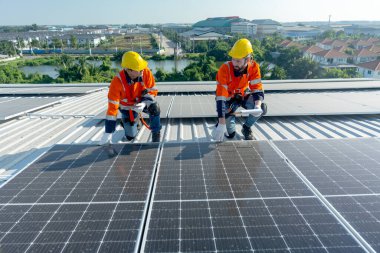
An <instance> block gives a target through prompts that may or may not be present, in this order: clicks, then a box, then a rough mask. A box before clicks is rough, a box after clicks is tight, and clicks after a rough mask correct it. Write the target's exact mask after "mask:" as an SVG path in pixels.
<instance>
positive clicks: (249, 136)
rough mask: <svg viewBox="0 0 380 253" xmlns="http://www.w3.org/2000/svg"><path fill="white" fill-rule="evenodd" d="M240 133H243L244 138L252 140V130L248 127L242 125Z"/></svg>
mask: <svg viewBox="0 0 380 253" xmlns="http://www.w3.org/2000/svg"><path fill="white" fill-rule="evenodd" d="M241 133H242V134H243V135H244V139H245V140H254V138H253V135H252V130H251V128H250V127H247V126H246V125H243V129H242V130H241Z"/></svg>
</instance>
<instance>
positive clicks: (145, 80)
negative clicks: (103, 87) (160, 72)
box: [99, 51, 161, 145]
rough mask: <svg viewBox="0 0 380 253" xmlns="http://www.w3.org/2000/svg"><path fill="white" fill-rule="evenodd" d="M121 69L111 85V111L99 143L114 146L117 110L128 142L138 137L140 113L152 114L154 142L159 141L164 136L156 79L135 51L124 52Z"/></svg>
mask: <svg viewBox="0 0 380 253" xmlns="http://www.w3.org/2000/svg"><path fill="white" fill-rule="evenodd" d="M121 67H122V68H123V69H122V70H121V71H120V72H119V73H118V75H116V76H115V77H114V78H113V79H112V81H111V85H110V89H109V92H108V110H107V115H106V122H105V133H104V135H103V136H102V138H101V140H100V142H99V144H100V145H106V144H110V143H111V139H112V133H113V132H114V131H115V128H116V120H117V114H118V110H120V113H121V115H122V121H123V126H124V131H125V137H126V139H127V140H129V141H130V140H133V139H134V138H135V137H136V135H137V124H138V122H137V120H138V114H139V113H141V112H145V113H147V114H149V119H150V124H149V126H150V129H151V131H152V142H159V141H160V138H161V135H160V130H161V122H160V107H159V105H158V103H157V101H156V100H155V97H156V96H157V93H158V90H157V89H156V88H155V80H154V77H153V74H152V72H151V71H150V70H149V68H148V63H147V62H146V61H145V60H144V59H143V58H142V57H141V56H140V55H139V54H138V53H136V52H133V51H129V52H126V53H124V55H123V58H122V62H121Z"/></svg>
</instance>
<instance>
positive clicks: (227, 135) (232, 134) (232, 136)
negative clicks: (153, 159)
mask: <svg viewBox="0 0 380 253" xmlns="http://www.w3.org/2000/svg"><path fill="white" fill-rule="evenodd" d="M235 134H236V132H235V131H233V132H232V133H230V134H229V133H226V134H225V136H226V137H227V138H228V139H232V138H234V137H235Z"/></svg>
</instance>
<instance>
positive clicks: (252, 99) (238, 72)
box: [213, 39, 264, 141]
mask: <svg viewBox="0 0 380 253" xmlns="http://www.w3.org/2000/svg"><path fill="white" fill-rule="evenodd" d="M252 53H253V50H252V45H251V42H250V41H249V40H247V39H240V40H238V41H236V43H235V44H234V46H233V47H232V49H231V51H230V52H229V53H228V54H229V56H231V57H232V59H231V61H228V62H225V63H224V64H223V65H222V66H221V67H220V68H219V71H218V74H217V76H216V84H217V85H216V108H217V112H218V124H217V126H216V128H215V129H214V131H213V138H214V139H215V140H216V141H223V139H224V136H226V137H227V138H234V136H235V133H236V132H235V131H236V130H235V115H234V113H235V111H236V110H237V109H238V108H239V107H240V106H241V107H243V108H245V109H255V110H253V111H254V113H253V114H250V115H249V117H248V118H247V120H246V121H245V123H244V125H243V129H242V134H243V136H244V139H246V140H252V139H254V138H253V135H252V130H251V127H252V125H253V124H254V123H255V122H256V121H257V120H258V119H259V118H260V116H261V114H262V113H263V111H262V108H261V103H262V101H263V100H264V90H263V85H262V83H261V75H260V67H259V64H258V63H256V62H255V61H254V60H253V59H252Z"/></svg>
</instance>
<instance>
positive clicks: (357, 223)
mask: <svg viewBox="0 0 380 253" xmlns="http://www.w3.org/2000/svg"><path fill="white" fill-rule="evenodd" d="M275 144H276V146H278V147H279V148H280V150H281V151H282V152H283V153H284V154H285V155H286V156H287V157H288V158H289V159H290V161H292V162H293V163H294V165H295V166H296V167H297V168H298V169H299V170H300V171H301V172H302V174H303V175H304V176H305V177H306V178H307V179H308V180H309V181H310V182H311V183H312V184H313V185H314V186H315V187H316V188H317V189H318V191H319V192H320V193H321V194H322V195H323V196H324V197H326V199H327V200H328V201H329V202H330V203H331V204H332V205H333V206H334V207H335V208H336V209H337V210H338V211H339V212H340V213H341V214H342V216H343V217H344V218H346V219H347V221H348V222H349V223H350V224H351V226H353V228H354V229H355V230H357V231H358V232H359V233H360V234H361V235H362V236H363V238H364V239H365V240H366V241H367V242H368V243H369V244H370V245H371V246H372V248H373V249H374V250H375V251H377V252H380V141H379V140H378V139H375V138H371V139H348V140H329V141H323V140H309V141H287V142H281V141H276V142H275Z"/></svg>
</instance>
